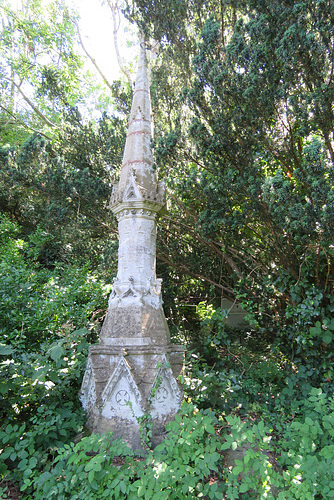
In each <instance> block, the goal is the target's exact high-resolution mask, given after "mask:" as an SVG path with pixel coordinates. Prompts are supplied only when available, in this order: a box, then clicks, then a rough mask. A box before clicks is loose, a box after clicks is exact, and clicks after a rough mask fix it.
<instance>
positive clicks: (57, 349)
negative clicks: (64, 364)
mask: <svg viewBox="0 0 334 500" xmlns="http://www.w3.org/2000/svg"><path fill="white" fill-rule="evenodd" d="M63 354H64V349H63V347H62V346H60V345H55V346H53V347H51V349H50V357H51V359H53V361H55V362H56V363H57V362H58V361H59V360H60V358H61V357H62V356H63Z"/></svg>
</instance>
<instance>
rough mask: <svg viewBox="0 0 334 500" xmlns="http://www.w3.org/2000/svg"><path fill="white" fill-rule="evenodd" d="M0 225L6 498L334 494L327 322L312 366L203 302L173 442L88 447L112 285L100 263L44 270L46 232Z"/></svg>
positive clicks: (1, 473)
mask: <svg viewBox="0 0 334 500" xmlns="http://www.w3.org/2000/svg"><path fill="white" fill-rule="evenodd" d="M0 233H1V234H0V235H2V237H3V238H2V243H3V244H2V247H1V250H0V265H1V268H2V270H3V271H6V273H5V272H3V273H2V275H1V280H0V287H1V290H0V291H1V294H2V297H3V301H2V305H1V308H0V315H1V325H2V326H1V328H2V330H1V333H2V341H1V343H0V375H1V378H0V398H1V406H0V411H1V424H0V443H1V445H0V497H1V498H3V499H6V498H7V497H6V495H7V493H6V491H7V488H6V485H7V484H10V483H9V482H10V481H12V482H14V483H15V484H16V485H18V486H19V488H20V490H21V498H22V500H31V499H37V500H38V499H43V500H44V499H45V498H48V499H50V500H52V499H57V500H58V499H60V500H61V499H65V498H70V499H72V500H75V498H78V499H79V498H80V500H84V499H87V500H88V499H89V500H90V499H101V498H108V499H112V498H115V499H122V498H124V499H130V500H131V499H137V498H143V499H145V500H149V499H152V500H154V499H159V500H162V499H164V498H166V499H167V498H168V499H173V498H175V499H186V498H189V499H190V498H203V499H231V500H233V499H252V498H254V499H262V498H263V499H271V498H278V499H279V500H280V499H287V500H290V499H291V500H293V499H296V500H303V499H305V500H309V499H312V498H315V499H324V500H326V499H331V498H334V480H333V470H334V460H333V457H334V445H333V440H334V400H333V391H332V372H331V368H330V365H329V362H328V360H329V359H331V358H330V352H331V346H332V342H333V340H332V338H333V336H332V333H331V332H332V323H331V320H330V319H329V318H328V317H326V318H324V319H323V320H322V321H317V322H316V323H315V324H314V325H313V326H311V327H310V332H309V333H310V335H311V336H312V335H321V336H322V337H321V338H322V339H323V340H322V342H324V341H326V342H325V344H324V345H323V344H319V345H320V347H321V346H322V348H323V349H324V352H325V354H326V356H325V358H324V359H325V360H327V361H322V362H319V363H315V359H316V358H315V357H314V356H313V355H312V356H311V357H310V360H309V361H308V362H304V363H301V362H297V361H296V359H291V358H288V357H287V355H286V354H284V350H283V349H281V348H280V345H279V344H278V343H277V342H276V344H275V342H274V343H272V342H271V341H269V340H270V339H269V340H268V338H267V337H266V336H261V335H259V334H258V332H255V333H254V331H253V330H251V329H249V330H245V331H244V332H240V331H239V332H235V331H231V330H229V329H228V328H227V327H226V323H225V319H226V314H225V312H224V311H220V310H214V309H213V308H210V307H206V306H203V305H202V306H201V307H200V308H199V309H198V318H199V322H200V329H199V333H198V335H197V340H196V342H193V344H192V345H189V346H188V354H187V362H186V371H185V375H184V377H183V379H182V380H181V382H182V383H183V387H184V393H185V402H184V404H183V406H182V407H181V409H180V411H179V413H178V414H177V415H176V417H175V420H174V421H172V422H170V423H169V424H168V426H167V437H166V439H165V440H164V442H163V443H162V444H160V445H158V446H157V447H156V448H155V449H153V450H151V449H150V448H149V435H148V436H147V445H148V447H147V454H146V455H145V456H141V457H138V456H135V455H134V453H133V451H132V450H131V449H129V448H128V447H127V446H126V445H125V444H124V443H123V442H122V441H121V440H119V439H118V440H114V439H113V437H112V435H110V434H102V435H99V436H98V435H91V436H85V437H83V438H82V439H81V440H80V441H79V442H76V439H77V438H76V436H78V434H79V433H82V432H83V429H84V424H85V415H84V412H83V410H82V408H81V405H80V403H79V401H78V392H79V387H80V383H81V378H82V375H83V371H84V367H85V362H86V357H87V351H88V345H89V343H91V342H92V341H94V340H96V338H97V336H96V333H97V331H98V327H99V325H98V322H97V321H96V318H97V317H98V316H99V315H100V314H101V311H100V309H99V308H100V304H101V297H105V296H106V295H107V289H106V287H105V286H104V285H103V283H102V282H101V281H99V280H98V279H97V278H96V277H95V276H94V274H93V273H91V272H90V270H89V268H88V266H87V267H86V268H85V269H79V268H76V267H73V266H72V267H71V266H69V268H68V269H64V268H61V267H60V266H55V268H54V269H52V270H45V269H43V268H41V267H40V266H39V264H38V263H37V262H36V260H34V258H32V259H31V258H30V260H29V259H27V258H26V256H27V255H29V256H30V257H33V256H34V255H38V245H42V244H43V239H44V238H45V237H46V236H45V235H43V234H42V233H38V235H35V237H34V238H32V239H31V240H30V241H28V242H27V241H23V240H20V238H19V235H18V229H17V228H16V227H15V226H14V225H13V224H12V223H11V222H9V221H8V220H2V221H1V224H0ZM63 267H64V266H63ZM9 271H10V272H9ZM10 273H12V274H11V276H9V274H10ZM13 276H14V277H16V278H15V280H16V281H15V280H14V278H13ZM13 280H14V281H15V283H16V284H17V283H18V286H16V288H15V287H14V285H13V283H14V281H13ZM17 289H18V290H19V297H18V298H17ZM37 312H38V313H37ZM324 327H325V328H324ZM320 330H321V331H320ZM319 331H320V333H319ZM307 335H308V333H307ZM278 338H280V336H278ZM305 338H306V334H305ZM307 338H309V336H307ZM193 339H196V337H195V336H193ZM319 359H320V358H319Z"/></svg>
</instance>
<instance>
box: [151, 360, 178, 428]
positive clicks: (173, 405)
mask: <svg viewBox="0 0 334 500" xmlns="http://www.w3.org/2000/svg"><path fill="white" fill-rule="evenodd" d="M150 400H151V416H152V418H153V419H155V418H157V419H159V420H163V419H164V418H165V417H169V416H170V415H171V414H175V413H176V412H177V411H178V409H179V408H180V404H181V401H182V393H181V391H180V389H179V387H178V385H177V382H176V380H175V377H174V375H173V372H172V370H171V368H170V366H169V365H168V363H167V361H166V358H165V361H164V362H163V363H162V366H161V367H160V368H159V370H158V373H157V376H156V378H155V381H154V383H153V386H152V391H151V398H150Z"/></svg>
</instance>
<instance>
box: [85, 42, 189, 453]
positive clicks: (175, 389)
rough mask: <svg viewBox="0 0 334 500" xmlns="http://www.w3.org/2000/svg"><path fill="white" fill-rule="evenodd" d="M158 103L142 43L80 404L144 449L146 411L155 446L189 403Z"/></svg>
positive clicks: (102, 427) (92, 421)
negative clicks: (109, 265)
mask: <svg viewBox="0 0 334 500" xmlns="http://www.w3.org/2000/svg"><path fill="white" fill-rule="evenodd" d="M150 144H151V107H150V98H149V87H148V79H147V68H146V56H145V50H144V48H142V50H141V54H140V59H139V68H138V76H137V80H136V87H135V92H134V98H133V103H132V108H131V113H130V120H129V128H128V134H127V140H126V146H125V150H124V157H123V165H122V170H121V175H120V180H119V182H118V184H116V185H115V186H114V189H113V192H112V195H111V199H110V208H111V209H112V211H113V212H114V214H115V216H116V217H117V220H118V229H119V250H118V272H117V277H116V278H115V279H114V283H113V289H112V292H111V295H110V299H109V306H108V312H107V315H106V318H105V321H104V323H103V326H102V329H101V333H100V341H99V345H97V346H92V347H91V348H90V352H89V358H88V362H87V368H86V373H85V376H84V379H83V383H82V388H81V396H80V397H81V402H82V404H83V407H84V408H85V410H86V411H87V415H88V427H89V428H90V430H91V431H92V432H99V433H101V432H104V431H109V430H111V431H113V432H114V436H115V437H119V436H123V438H124V439H125V441H127V442H128V443H129V445H130V446H132V448H133V449H135V450H136V449H141V437H140V434H141V431H142V429H141V424H140V421H141V417H142V416H143V415H147V414H150V415H151V417H152V419H153V439H152V442H153V444H157V443H159V442H161V440H162V439H163V438H164V435H165V425H166V423H167V422H168V421H170V420H171V419H173V418H174V415H175V413H176V412H177V410H178V409H179V407H180V404H181V401H182V392H181V389H180V387H179V385H178V383H177V377H178V376H179V374H180V373H181V370H182V367H183V358H184V351H183V348H182V346H176V345H173V344H171V343H170V334H169V329H168V325H167V321H166V318H165V315H164V312H163V308H162V299H161V284H162V283H161V280H160V279H157V277H156V225H157V217H158V215H159V213H161V211H162V210H164V207H165V186H164V183H163V182H160V183H159V182H158V181H157V175H156V172H155V171H154V169H153V157H152V153H151V147H150Z"/></svg>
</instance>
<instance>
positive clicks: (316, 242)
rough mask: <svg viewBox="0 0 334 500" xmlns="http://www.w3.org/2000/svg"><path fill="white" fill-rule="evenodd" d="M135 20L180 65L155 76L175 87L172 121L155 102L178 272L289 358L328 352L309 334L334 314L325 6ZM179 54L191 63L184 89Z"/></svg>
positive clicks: (199, 6) (197, 7)
mask: <svg viewBox="0 0 334 500" xmlns="http://www.w3.org/2000/svg"><path fill="white" fill-rule="evenodd" d="M135 7H136V8H135V9H133V10H132V15H133V16H134V17H136V18H137V19H138V22H140V23H142V24H143V25H144V27H145V28H146V30H147V31H148V32H153V33H154V35H155V37H157V36H160V39H161V40H162V46H163V45H164V48H163V49H162V57H161V59H162V60H163V58H164V57H166V56H165V55H164V54H167V56H168V55H169V54H170V53H172V54H173V56H172V58H173V65H168V66H167V65H166V66H163V63H161V66H160V68H159V71H158V72H157V73H156V76H157V77H158V78H160V80H159V84H160V83H161V82H163V83H164V81H171V80H173V79H174V77H175V85H174V89H175V93H178V96H177V97H176V98H175V99H174V103H175V105H174V106H173V105H172V104H171V103H170V102H169V107H170V109H171V110H172V111H169V110H168V107H167V104H166V103H165V100H166V99H165V97H164V93H163V92H161V91H160V95H162V97H161V98H159V95H157V101H156V108H157V109H159V112H158V118H161V125H160V126H159V124H158V126H157V130H158V134H157V135H156V143H157V148H156V154H157V164H158V166H159V167H160V168H161V169H162V170H163V172H165V173H166V177H167V179H168V183H169V185H170V187H171V191H172V192H173V200H175V205H174V208H173V210H175V212H174V213H173V214H172V225H173V226H174V228H178V229H177V230H176V231H175V234H174V237H173V240H174V241H177V245H178V250H179V251H178V253H176V252H172V256H173V258H174V261H173V263H172V264H173V266H174V267H176V268H178V269H180V271H181V272H182V269H184V273H185V274H188V275H189V274H190V275H191V274H192V273H191V272H190V271H193V273H194V274H196V273H197V275H198V277H200V276H204V279H206V280H207V281H208V282H212V283H214V286H215V290H216V292H218V291H220V293H221V294H223V295H225V296H226V295H228V296H230V297H233V296H234V297H239V300H242V301H243V303H244V305H245V307H247V308H248V309H249V310H250V311H251V312H255V311H256V312H257V316H256V323H257V325H258V327H262V328H265V329H266V330H267V331H268V329H269V330H271V331H272V332H273V333H274V334H275V335H276V336H278V337H279V339H280V340H279V341H280V342H281V346H283V345H286V346H288V347H287V350H288V352H289V354H290V355H293V354H295V353H296V352H300V353H302V352H304V353H305V352H306V351H305V349H309V348H310V346H312V345H317V346H318V347H319V346H320V345H321V342H322V338H323V336H321V335H319V337H318V338H316V339H314V338H312V337H311V335H310V330H309V328H310V326H311V325H312V324H314V323H315V321H316V320H317V319H318V320H320V322H324V324H326V322H328V318H329V317H330V314H331V313H330V311H331V309H332V307H333V306H332V299H331V292H332V287H333V264H332V259H333V249H332V242H331V240H332V237H331V235H332V234H333V229H334V228H333V221H334V205H333V187H332V186H333V132H332V131H333V111H332V109H333V108H332V103H333V95H334V94H333V91H334V85H333V78H332V76H333V50H332V46H333V27H334V22H333V13H332V10H331V8H330V2H327V1H325V2H324V1H316V2H314V1H312V2H311V1H306V0H305V1H303V2H298V3H296V2H289V1H286V2H281V1H277V2H276V1H274V2H267V1H265V2H263V1H250V2H247V4H244V3H240V2H236V1H222V2H211V3H210V8H211V11H213V12H214V14H213V15H209V14H208V10H206V9H208V7H209V6H208V5H207V4H206V3H204V2H200V1H199V2H194V3H192V4H191V6H190V5H189V4H188V3H186V2H182V1H175V2H172V3H169V2H168V3H167V2H160V3H159V4H157V3H155V2H140V1H139V2H135ZM182 9H183V10H182ZM148 12H150V13H151V15H150V16H147V13H148ZM174 12H175V16H176V19H177V22H176V24H175V25H173V29H170V26H169V24H168V19H171V18H172V14H173V13H174ZM179 14H180V15H179ZM183 21H184V23H183ZM178 22H180V23H181V24H180V29H179V30H176V29H174V28H175V26H178ZM189 22H190V25H188V23H189ZM200 25H202V31H201V33H200V32H199V27H200ZM178 33H180V35H179V36H178ZM189 39H191V41H192V43H188V40H189ZM181 46H182V50H183V52H186V53H185V54H184V58H183V61H184V60H186V61H188V60H189V59H191V58H192V63H193V68H192V74H191V75H190V76H187V77H186V78H184V85H182V81H180V78H179V76H180V74H181V75H182V76H184V75H185V74H186V71H185V65H184V64H181V63H179V61H180V59H181V57H180V47H181ZM187 49H188V52H187ZM167 72H168V75H167ZM161 75H163V77H162V76H161ZM163 78H165V80H163ZM167 89H169V87H167ZM175 93H174V94H173V97H174V96H175ZM167 95H169V92H168V91H167ZM161 109H162V110H163V111H164V112H165V116H164V117H163V116H162V115H163V112H162V111H161ZM166 115H168V117H166ZM170 226H171V221H170V220H169V221H168V224H166V227H170ZM180 246H183V248H184V249H186V250H185V251H184V252H182V251H180ZM178 255H180V256H181V260H180V259H179V258H178ZM193 256H195V262H196V268H195V266H194V264H193V263H192V262H193V261H192V258H193ZM170 260H171V259H170ZM219 264H220V265H219ZM202 266H203V267H202ZM194 268H195V269H196V270H194ZM199 269H200V273H199V272H198V270H199ZM189 270H190V271H189ZM199 274H200V276H199ZM222 284H223V286H224V288H223V287H222V286H221V285H222ZM303 310H305V314H303V312H302V311H303ZM324 328H326V326H324ZM287 339H288V342H286V340H287ZM323 345H324V344H323ZM326 345H327V344H326ZM326 345H325V346H324V347H325V350H327V353H328V349H327V347H326Z"/></svg>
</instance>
